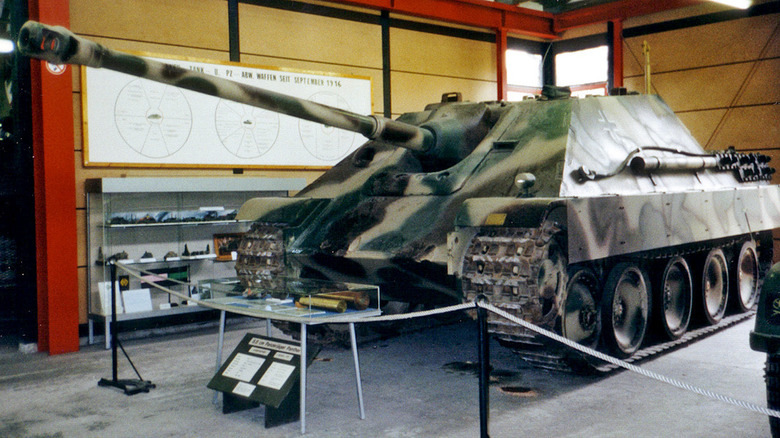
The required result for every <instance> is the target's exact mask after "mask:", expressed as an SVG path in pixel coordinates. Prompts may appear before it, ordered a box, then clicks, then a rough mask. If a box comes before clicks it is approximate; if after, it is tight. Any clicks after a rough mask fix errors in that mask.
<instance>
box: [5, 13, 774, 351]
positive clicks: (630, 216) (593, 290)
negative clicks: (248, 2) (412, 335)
mask: <svg viewBox="0 0 780 438" xmlns="http://www.w3.org/2000/svg"><path fill="white" fill-rule="evenodd" d="M19 47H20V48H21V49H22V51H23V52H24V53H25V54H27V55H29V56H32V57H36V58H41V59H45V60H48V61H50V62H53V63H73V64H81V65H87V66H91V67H97V68H101V67H102V68H108V69H113V70H116V71H120V72H124V73H129V74H132V75H136V76H139V77H144V78H147V79H150V80H154V81H159V82H164V83H167V84H171V85H175V86H179V87H182V88H185V89H189V90H192V91H196V92H201V93H206V94H211V95H215V96H218V97H221V98H225V99H231V100H235V101H237V102H242V103H245V104H249V105H254V106H258V107H261V108H264V109H269V110H272V111H277V112H280V113H284V114H288V115H292V116H294V117H299V118H303V119H306V120H312V121H317V122H320V123H323V124H326V125H329V126H333V127H336V128H340V129H347V130H351V131H354V132H359V133H361V134H363V135H365V136H366V137H367V138H368V141H367V142H366V143H365V144H364V145H362V146H360V147H359V148H358V149H357V150H356V151H355V152H354V153H352V154H350V155H349V156H347V157H346V158H345V159H343V160H342V161H341V162H339V163H338V164H336V165H335V166H334V167H332V168H331V169H330V170H328V171H326V172H324V173H323V174H322V176H321V177H319V178H318V179H317V180H316V181H314V182H313V183H312V184H310V185H309V186H307V187H306V188H304V189H303V190H302V191H300V192H299V193H297V194H296V195H295V196H294V197H291V198H276V199H269V198H258V199H253V200H250V201H248V202H247V203H246V204H245V205H244V206H243V207H242V208H241V210H240V212H239V215H238V217H239V218H240V219H245V220H247V219H248V220H251V221H253V225H252V226H251V229H250V231H249V232H248V233H247V234H246V236H245V237H244V239H243V241H242V243H241V245H240V249H239V255H238V260H237V263H236V270H237V273H238V275H239V277H240V278H241V279H242V282H243V283H244V285H245V287H246V288H247V293H248V294H252V293H257V291H259V290H262V289H263V285H264V283H265V282H269V281H274V279H277V278H279V277H280V276H282V275H286V276H290V275H293V276H301V277H311V278H326V279H332V280H341V281H351V282H363V283H373V284H377V285H379V286H380V287H381V290H382V296H383V297H386V298H387V299H389V300H392V301H393V302H394V303H396V305H394V306H388V307H394V308H396V309H397V308H404V307H405V304H403V303H412V304H425V305H429V306H436V305H445V304H449V303H456V302H461V301H462V300H474V299H475V298H476V297H477V296H480V295H484V296H486V297H487V298H488V299H489V301H490V302H491V303H492V304H494V305H496V306H498V307H501V308H503V309H506V310H507V311H508V312H510V313H512V314H514V315H517V316H518V317H520V318H523V319H525V320H527V321H529V322H532V323H535V324H537V325H539V326H542V327H545V328H548V329H551V330H554V331H556V332H558V333H561V334H563V335H564V336H566V337H567V338H570V339H573V340H575V341H577V342H580V343H582V344H586V345H591V346H595V347H598V348H602V349H604V350H608V351H610V352H612V353H614V354H617V355H619V356H621V357H628V356H631V355H632V354H633V353H634V352H635V351H637V349H638V348H639V347H640V346H641V345H642V344H643V342H645V340H646V339H648V338H649V337H656V338H657V337H659V336H661V337H665V338H669V339H677V338H680V337H681V336H683V334H685V333H686V331H687V330H688V327H689V324H690V321H691V320H692V318H698V319H700V320H701V321H703V322H704V323H706V324H714V323H717V322H718V321H720V320H721V319H722V318H723V316H724V313H725V312H726V310H727V308H728V307H729V306H732V307H733V308H734V309H736V311H738V312H745V311H747V310H748V309H751V308H752V307H753V306H754V304H755V302H756V300H757V293H758V287H759V283H760V279H761V276H762V275H763V272H764V271H765V270H766V269H767V268H768V266H769V265H770V264H771V260H772V243H773V242H772V234H771V232H772V231H771V230H772V229H774V228H777V227H779V226H780V187H779V186H777V185H771V184H770V180H771V175H772V173H773V172H774V169H772V168H771V167H770V166H769V164H768V162H769V158H768V157H766V156H763V155H759V154H746V153H739V152H736V151H735V150H733V149H729V150H724V151H718V152H709V151H704V150H703V149H702V147H701V146H700V145H699V144H698V143H697V142H696V140H695V139H694V138H693V137H692V136H691V134H690V132H689V131H688V130H687V129H686V128H685V126H684V125H683V124H682V123H681V122H680V120H679V119H678V118H677V117H676V116H675V114H674V113H673V112H672V111H671V109H670V108H669V107H668V106H667V105H666V104H665V103H664V102H663V101H662V100H661V99H660V98H659V97H658V96H654V95H621V96H609V97H589V98H584V99H573V98H571V97H570V93H569V92H568V90H566V89H563V88H555V87H545V89H544V91H543V93H542V95H541V96H540V97H539V98H537V99H533V100H525V101H521V102H480V103H469V102H463V101H461V100H460V99H458V98H453V95H446V96H445V98H444V99H443V101H442V102H438V103H434V104H430V105H428V106H426V107H425V108H424V109H423V110H422V111H419V112H413V113H407V114H403V115H401V116H400V117H399V118H397V119H396V120H390V119H386V118H383V117H378V116H363V115H358V114H353V113H348V112H346V111H342V110H338V109H335V108H330V107H327V106H324V105H320V104H317V103H314V102H309V101H305V100H302V99H297V98H293V97H289V96H285V95H281V94H278V93H273V92H270V91H265V90H262V89H258V88H253V87H249V86H246V85H242V84H237V83H234V82H231V81H227V80H223V79H219V78H214V77H211V76H207V75H204V74H202V73H198V72H194V71H188V70H183V69H181V68H178V67H175V66H171V65H166V64H162V63H159V62H156V61H153V60H147V59H143V58H139V57H135V56H132V55H128V54H124V53H121V52H117V51H114V50H111V49H108V48H106V47H104V46H102V45H99V44H96V43H94V42H91V41H88V40H86V39H83V38H80V37H78V36H76V35H74V34H72V33H70V32H69V31H67V30H66V29H63V28H49V27H46V26H44V25H41V24H39V23H28V24H27V25H25V27H24V28H23V29H22V31H21V33H20V41H19ZM398 303H402V304H400V305H399V304H398ZM490 329H491V331H492V332H493V333H494V334H495V335H496V336H498V337H499V338H500V339H502V340H505V341H507V342H511V343H512V344H513V345H514V346H516V347H517V348H523V349H526V350H533V349H535V348H537V349H538V348H539V347H540V346H541V345H542V344H540V342H539V340H538V339H536V337H535V336H534V335H532V334H529V333H527V332H526V331H525V330H523V329H521V328H520V327H517V326H514V325H510V324H508V323H507V322H505V321H503V320H502V319H500V318H497V317H495V318H494V317H491V319H490Z"/></svg>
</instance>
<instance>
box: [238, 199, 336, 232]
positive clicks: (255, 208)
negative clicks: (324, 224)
mask: <svg viewBox="0 0 780 438" xmlns="http://www.w3.org/2000/svg"><path fill="white" fill-rule="evenodd" d="M329 202H330V201H329V200H328V199H316V198H252V199H250V200H248V201H246V202H245V203H244V205H242V206H241V208H240V209H239V210H238V214H237V215H236V219H238V220H248V221H261V222H270V223H277V224H286V225H287V226H290V227H296V226H299V225H300V224H301V223H303V221H305V220H306V219H307V218H308V217H310V216H311V215H312V214H313V213H314V212H316V211H320V210H321V209H322V208H324V207H325V205H327V204H328V203H329Z"/></svg>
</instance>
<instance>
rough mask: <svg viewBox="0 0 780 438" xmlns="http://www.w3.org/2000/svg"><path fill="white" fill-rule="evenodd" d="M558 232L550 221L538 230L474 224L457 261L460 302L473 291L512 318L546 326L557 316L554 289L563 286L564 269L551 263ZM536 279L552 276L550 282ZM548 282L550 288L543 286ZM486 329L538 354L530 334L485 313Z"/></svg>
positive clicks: (470, 298) (541, 348) (540, 347)
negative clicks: (476, 226) (460, 265)
mask: <svg viewBox="0 0 780 438" xmlns="http://www.w3.org/2000/svg"><path fill="white" fill-rule="evenodd" d="M558 231H560V230H559V229H558V228H557V227H556V226H555V225H553V224H545V225H543V226H542V227H539V228H480V229H478V231H477V234H476V235H475V236H474V238H473V239H472V241H471V245H470V246H469V248H468V250H467V251H466V255H465V257H464V262H463V272H462V288H463V296H464V300H467V301H473V300H474V299H475V298H476V297H477V296H478V295H480V294H482V295H484V296H485V297H487V299H488V301H489V302H490V303H491V304H493V305H494V306H496V307H498V308H500V309H502V310H504V311H506V312H507V313H510V314H512V315H514V316H516V317H518V318H522V319H524V320H531V321H541V324H539V325H540V326H542V327H544V328H546V329H548V330H552V329H553V328H554V324H555V320H556V317H557V309H556V306H555V304H554V303H555V299H556V297H555V292H557V290H558V288H560V287H565V284H566V278H565V277H566V273H565V272H566V271H565V269H566V267H565V263H563V264H562V266H554V265H555V264H554V263H551V260H550V257H549V256H550V254H551V246H552V245H553V242H554V240H553V239H552V237H553V235H554V234H555V233H557V232H558ZM541 277H548V278H549V277H553V278H552V281H550V280H549V279H548V280H545V279H544V278H541ZM550 282H552V283H554V285H553V286H552V288H550V289H553V290H550V291H544V290H542V291H540V287H543V288H545V289H547V288H548V287H545V286H549V283H550ZM537 324H538V323H537ZM488 329H489V331H490V333H491V334H493V335H497V336H498V337H505V338H509V339H512V340H513V342H514V343H522V344H524V346H525V347H527V349H528V350H529V351H538V352H544V350H545V348H544V346H543V345H542V344H541V343H540V342H539V340H538V339H537V336H536V334H535V333H533V332H529V331H527V330H525V329H524V328H522V327H520V326H517V325H515V324H511V323H509V322H508V321H506V320H504V319H503V318H501V317H499V316H497V315H494V314H492V313H491V314H489V316H488Z"/></svg>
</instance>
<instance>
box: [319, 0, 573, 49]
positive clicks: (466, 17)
mask: <svg viewBox="0 0 780 438" xmlns="http://www.w3.org/2000/svg"><path fill="white" fill-rule="evenodd" d="M331 1H333V2H334V3H346V4H351V5H356V6H362V7H366V8H370V9H380V10H383V11H388V12H392V13H397V14H403V15H410V16H415V17H421V18H430V19H434V20H442V21H446V22H449V23H456V24H462V25H466V26H475V27H481V28H487V29H505V30H506V31H508V32H511V33H517V34H522V35H529V36H534V37H538V38H545V39H556V38H558V35H556V33H555V32H554V31H553V26H554V21H553V14H551V13H549V12H542V11H535V10H532V9H527V8H519V7H517V6H511V5H505V4H503V3H495V2H489V1H485V0H331Z"/></svg>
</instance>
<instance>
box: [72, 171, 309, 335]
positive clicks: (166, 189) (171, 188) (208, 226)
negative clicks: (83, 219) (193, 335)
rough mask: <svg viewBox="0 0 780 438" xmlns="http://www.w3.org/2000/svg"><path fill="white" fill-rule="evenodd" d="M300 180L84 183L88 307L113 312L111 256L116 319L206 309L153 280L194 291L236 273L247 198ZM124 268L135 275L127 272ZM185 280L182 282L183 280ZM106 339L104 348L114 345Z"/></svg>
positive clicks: (91, 312) (280, 192) (282, 190)
mask: <svg viewBox="0 0 780 438" xmlns="http://www.w3.org/2000/svg"><path fill="white" fill-rule="evenodd" d="M304 185H305V181H304V179H303V178H295V179H271V178H103V179H95V180H87V182H86V195H87V203H86V207H87V224H88V225H87V242H88V245H87V252H88V254H87V263H88V266H87V312H88V317H89V329H90V331H89V334H90V342H92V340H93V322H94V321H99V322H101V321H102V322H103V323H104V324H105V333H109V330H108V325H109V324H108V321H107V320H108V319H109V318H107V317H110V314H111V285H110V273H109V265H108V263H107V262H108V260H112V259H113V260H115V261H116V263H117V265H118V269H117V282H118V285H117V286H118V287H117V290H120V293H119V294H118V295H117V314H118V315H117V320H119V321H124V320H132V319H141V318H150V317H158V316H166V315H174V314H181V313H190V312H200V311H204V310H206V309H204V308H202V307H198V306H196V305H192V304H193V303H192V302H190V301H188V300H181V299H178V298H176V297H171V296H170V295H169V294H167V293H165V292H163V291H161V290H159V289H156V288H155V287H154V285H155V284H157V285H161V286H165V287H170V288H171V289H173V290H176V291H177V292H180V293H183V294H185V295H188V296H189V295H190V294H191V293H193V292H194V291H193V290H192V289H193V288H192V287H191V286H189V284H195V283H197V281H198V280H199V279H204V278H215V277H224V276H230V275H235V270H234V265H235V263H234V259H235V249H236V248H237V245H238V240H239V239H240V235H241V233H243V232H245V231H246V230H247V229H248V228H249V225H250V224H249V223H248V222H246V221H238V220H236V213H237V212H238V209H239V208H240V207H241V205H242V204H243V203H244V202H245V201H247V200H248V199H251V198H255V197H262V196H287V194H288V191H290V190H299V189H300V188H302V187H303V186H304ZM122 267H126V268H128V269H132V270H133V271H134V272H137V273H138V276H140V278H138V277H136V276H134V275H130V274H129V273H128V272H126V270H124V269H121V268H122ZM180 282H184V283H185V284H181V283H180ZM108 338H109V337H108V336H106V345H107V346H108V345H109V339H108Z"/></svg>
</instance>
